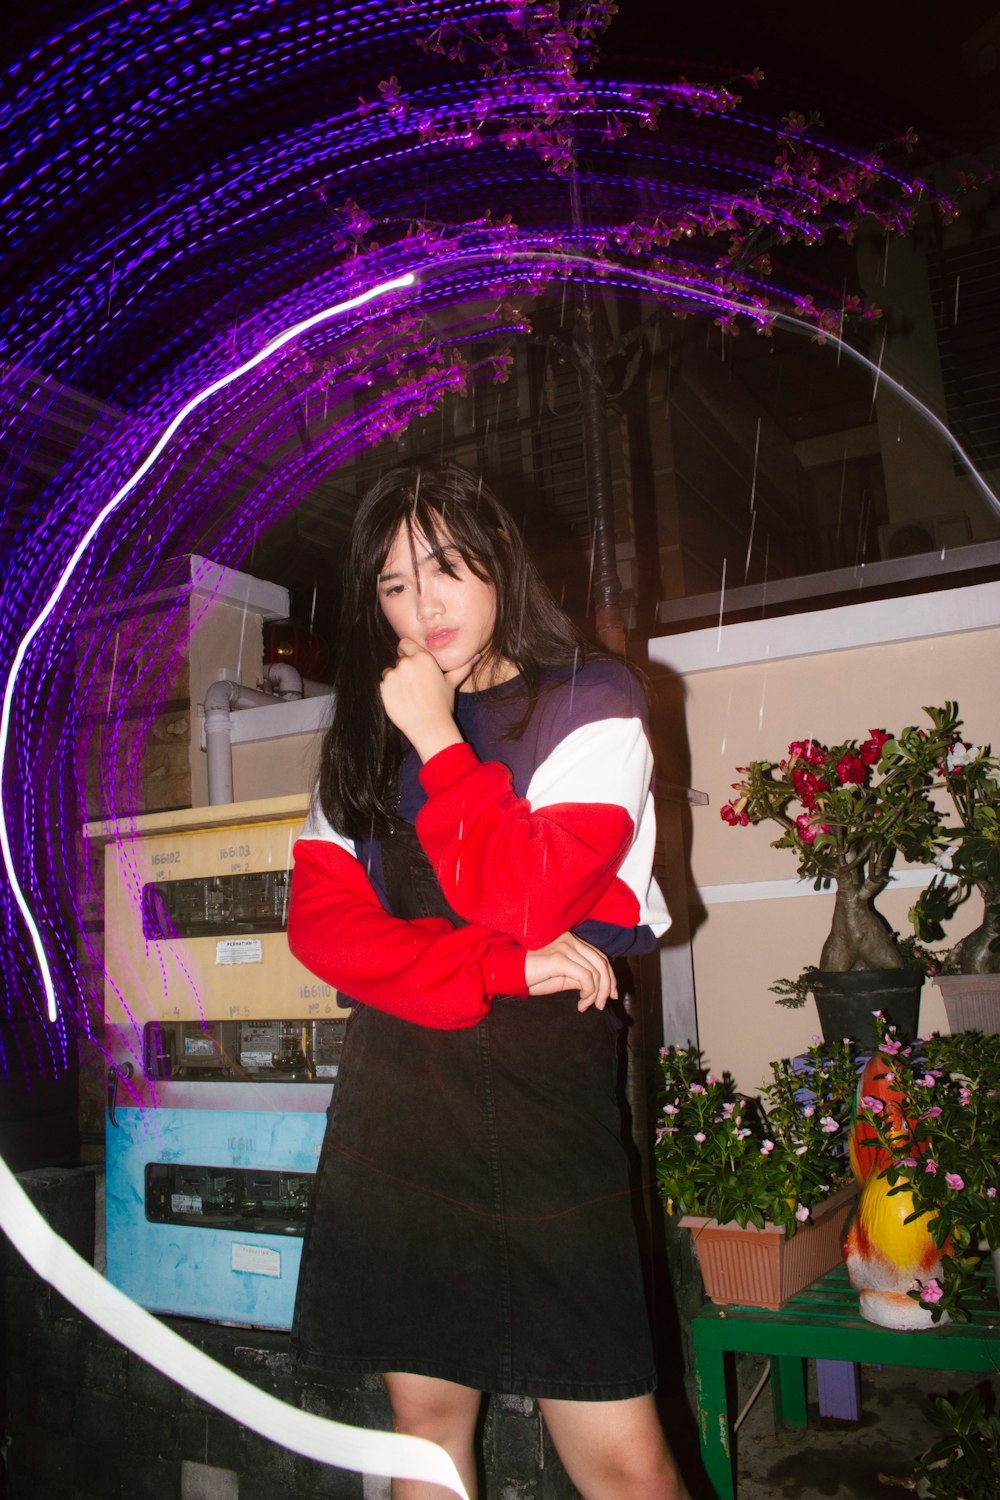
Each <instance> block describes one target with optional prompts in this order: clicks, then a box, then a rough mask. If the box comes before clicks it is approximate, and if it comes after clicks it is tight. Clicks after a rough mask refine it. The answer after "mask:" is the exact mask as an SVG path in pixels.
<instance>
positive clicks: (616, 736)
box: [417, 716, 666, 947]
mask: <svg viewBox="0 0 1000 1500" xmlns="http://www.w3.org/2000/svg"><path fill="white" fill-rule="evenodd" d="M651 777H652V755H651V752H650V748H649V743H648V740H647V738H646V733H645V728H644V725H643V723H642V721H641V719H640V718H638V717H637V716H622V717H608V718H603V719H598V720H596V721H591V722H588V723H585V724H583V725H580V726H579V727H577V728H576V729H573V730H571V731H570V732H569V733H568V734H567V735H565V736H564V737H563V738H562V739H561V740H560V741H559V742H558V743H557V744H556V745H555V747H554V748H553V749H552V751H551V752H550V753H549V754H548V755H547V756H546V757H545V759H544V760H543V761H542V763H541V764H540V765H539V766H538V767H537V768H536V770H535V772H534V774H533V775H532V777H531V780H530V783H529V785H528V788H527V795H526V796H525V797H518V796H517V795H516V794H515V792H514V789H513V780H512V776H511V773H510V771H509V770H508V769H507V768H506V766H504V765H502V764H500V762H498V761H487V762H482V761H480V760H479V758H478V756H477V755H476V753H475V751H474V750H473V749H472V747H471V746H469V745H466V744H462V745H454V746H451V747H449V748H447V749H445V750H442V751H441V752H440V753H438V754H437V755H435V756H433V757H432V758H431V759H430V760H428V762H427V763H426V764H425V766H424V768H423V770H422V772H421V777H420V779H421V782H422V784H423V787H424V790H425V791H426V792H427V802H426V804H425V805H424V807H423V808H422V809H421V811H420V813H419V814H418V816H417V832H418V834H419V837H420V841H421V843H422V845H423V847H424V849H425V851H426V853H427V855H428V857H429V858H430V861H431V863H432V865H433V866H434V869H435V872H436V873H437V876H438V879H439V880H440V882H441V886H442V889H443V890H444V893H445V895H446V896H447V898H448V901H449V902H450V903H451V905H452V907H453V908H454V909H455V911H457V912H458V913H459V914H460V915H461V916H462V917H464V918H465V919H466V920H467V921H471V922H480V923H482V924H483V925H486V926H490V927H492V928H494V929H495V930H497V931H500V932H504V933H506V934H507V935H508V936H510V937H513V938H515V939H516V940H517V941H518V942H520V943H523V944H525V945H526V946H527V947H536V946H538V945H539V944H541V943H546V942H549V941H550V940H551V939H552V937H554V936H555V935H556V934H557V933H560V932H563V931H565V930H566V929H568V928H572V927H576V926H577V925H579V924H580V923H581V922H583V921H584V920H585V919H587V918H592V919H594V920H597V921H600V922H604V923H608V924H613V925H616V926H619V927H624V928H634V927H636V926H638V925H640V924H641V923H645V922H649V923H650V924H651V925H652V926H653V927H654V930H655V929H656V928H657V927H658V928H659V930H661V931H662V930H663V928H664V927H665V926H666V921H665V920H664V919H665V918H666V912H665V910H664V909H663V908H662V901H659V902H658V905H657V909H656V911H655V912H653V911H651V910H649V909H648V908H649V902H648V901H647V894H648V893H649V891H650V870H651V865H652V857H653V843H654V839H655V832H654V822H653V811H652V804H651V798H650V781H651ZM654 890H655V887H654ZM656 895H657V897H658V892H657V893H656Z"/></svg>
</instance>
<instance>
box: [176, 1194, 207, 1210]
mask: <svg viewBox="0 0 1000 1500" xmlns="http://www.w3.org/2000/svg"><path fill="white" fill-rule="evenodd" d="M201 1211H202V1210H201V1199H200V1198H197V1197H195V1196H194V1194H192V1193H171V1194H170V1212H171V1213H172V1214H200V1213H201Z"/></svg>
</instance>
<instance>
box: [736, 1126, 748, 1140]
mask: <svg viewBox="0 0 1000 1500" xmlns="http://www.w3.org/2000/svg"><path fill="white" fill-rule="evenodd" d="M734 1134H735V1136H736V1139H737V1140H738V1141H745V1140H746V1138H747V1136H748V1135H749V1134H750V1132H749V1130H747V1129H745V1128H744V1129H743V1130H737V1131H735V1132H734Z"/></svg>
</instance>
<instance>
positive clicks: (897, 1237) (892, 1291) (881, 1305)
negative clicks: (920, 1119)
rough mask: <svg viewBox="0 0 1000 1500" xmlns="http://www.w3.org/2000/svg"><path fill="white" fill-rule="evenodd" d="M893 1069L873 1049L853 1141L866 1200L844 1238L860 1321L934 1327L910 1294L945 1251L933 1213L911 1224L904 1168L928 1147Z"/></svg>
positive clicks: (856, 1108)
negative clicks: (893, 1177)
mask: <svg viewBox="0 0 1000 1500" xmlns="http://www.w3.org/2000/svg"><path fill="white" fill-rule="evenodd" d="M892 1068H893V1064H892V1057H891V1056H890V1055H888V1054H887V1053H885V1052H875V1053H873V1054H872V1056H871V1057H870V1058H869V1059H868V1063H867V1065H866V1067H865V1070H864V1072H863V1073H862V1075H861V1078H860V1080H859V1083H858V1089H857V1095H856V1098H855V1105H854V1117H853V1121H852V1124H851V1133H850V1137H849V1141H850V1152H851V1167H852V1169H853V1171H854V1175H855V1177H856V1178H857V1180H858V1183H859V1185H860V1187H861V1196H860V1198H859V1199H858V1205H857V1208H856V1210H855V1212H854V1216H853V1218H852V1219H851V1221H850V1223H849V1224H848V1227H847V1231H846V1234H845V1236H844V1260H845V1262H846V1264H847V1274H848V1276H849V1277H850V1279H851V1285H852V1286H854V1287H855V1288H856V1289H857V1291H858V1293H859V1301H860V1305H861V1315H862V1317H864V1318H867V1319H868V1321H869V1322H870V1323H878V1324H879V1325H880V1326H881V1327H883V1328H900V1329H917V1328H929V1327H930V1326H931V1323H932V1321H933V1320H932V1317H931V1311H930V1308H929V1307H928V1306H927V1304H926V1302H918V1301H917V1300H916V1299H915V1298H913V1297H910V1296H908V1295H907V1294H908V1292H909V1291H910V1290H911V1289H912V1288H914V1287H915V1286H917V1285H918V1284H921V1283H926V1282H928V1281H933V1280H934V1279H935V1275H936V1272H937V1271H939V1270H940V1265H941V1256H942V1254H944V1253H947V1251H946V1250H945V1251H942V1250H941V1249H940V1248H939V1247H938V1246H937V1245H935V1243H934V1240H933V1237H932V1236H931V1233H930V1230H929V1229H928V1227H927V1226H928V1223H929V1220H930V1215H929V1214H921V1215H920V1216H919V1217H918V1218H916V1219H913V1220H912V1221H911V1222H910V1223H907V1222H906V1221H907V1219H908V1218H909V1217H910V1215H911V1214H912V1213H913V1197H912V1194H911V1193H910V1192H908V1191H907V1189H906V1186H905V1183H906V1182H907V1178H906V1175H905V1168H906V1166H914V1167H915V1166H916V1164H917V1159H918V1157H919V1155H920V1154H921V1149H922V1148H921V1145H920V1143H919V1142H917V1141H915V1140H914V1135H913V1130H912V1126H911V1122H910V1120H909V1118H908V1116H907V1114H906V1110H905V1100H904V1098H903V1096H902V1095H901V1094H900V1092H899V1091H898V1090H897V1089H896V1088H894V1087H893V1071H892ZM861 1108H864V1109H865V1110H867V1111H870V1112H871V1114H873V1115H875V1116H876V1117H877V1118H878V1121H879V1130H878V1134H877V1135H876V1133H875V1131H874V1130H873V1128H872V1126H871V1124H870V1123H869V1121H868V1120H866V1119H863V1118H859V1110H860V1109H861ZM893 1162H901V1163H902V1164H903V1171H902V1173H901V1175H900V1177H899V1178H898V1179H897V1182H896V1189H897V1190H896V1191H893V1184H892V1183H890V1181H889V1179H888V1178H887V1177H883V1176H882V1175H881V1174H882V1171H883V1169H884V1168H885V1167H887V1166H889V1165H891V1164H892V1163H893ZM900 1184H903V1186H900ZM941 1321H946V1315H945V1316H944V1317H943V1318H942V1319H941Z"/></svg>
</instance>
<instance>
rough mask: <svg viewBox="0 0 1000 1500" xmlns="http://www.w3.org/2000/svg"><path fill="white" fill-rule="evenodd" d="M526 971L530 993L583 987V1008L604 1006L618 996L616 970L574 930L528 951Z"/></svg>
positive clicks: (581, 998)
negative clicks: (543, 945)
mask: <svg viewBox="0 0 1000 1500" xmlns="http://www.w3.org/2000/svg"><path fill="white" fill-rule="evenodd" d="M524 972H525V979H526V980H527V984H528V993H529V994H530V995H554V994H557V993H559V992H560V991H561V990H579V991H580V1001H579V1009H580V1010H587V1009H588V1008H589V1007H590V1006H591V1005H594V1006H596V1007H597V1009H598V1010H603V1009H604V1007H605V1005H606V1004H607V1002H608V1000H609V999H612V1000H616V999H617V998H618V987H617V985H616V983H615V976H614V970H613V969H612V967H611V965H610V963H609V962H608V960H607V958H606V957H605V956H604V954H603V953H601V952H600V950H599V949H597V948H593V947H591V945H590V943H585V942H584V941H583V939H582V938H578V937H576V936H575V934H574V933H572V932H564V933H563V934H562V935H561V936H560V937H558V938H556V939H555V941H554V942H551V943H548V944H546V946H545V947H544V948H536V949H534V950H532V951H531V952H530V953H528V954H527V956H526V958H525V964H524Z"/></svg>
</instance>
